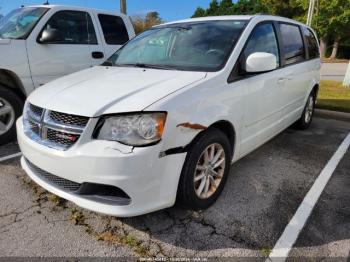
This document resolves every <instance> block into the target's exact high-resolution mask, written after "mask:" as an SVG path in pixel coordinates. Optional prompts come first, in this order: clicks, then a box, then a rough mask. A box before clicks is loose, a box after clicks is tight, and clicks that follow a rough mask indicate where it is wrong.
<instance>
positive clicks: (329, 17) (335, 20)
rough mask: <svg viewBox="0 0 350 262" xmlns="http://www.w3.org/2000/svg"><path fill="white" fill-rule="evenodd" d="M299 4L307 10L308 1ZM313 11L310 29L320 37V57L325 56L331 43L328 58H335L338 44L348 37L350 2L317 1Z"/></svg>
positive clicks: (335, 0)
mask: <svg viewBox="0 0 350 262" xmlns="http://www.w3.org/2000/svg"><path fill="white" fill-rule="evenodd" d="M301 3H302V6H303V7H304V9H306V10H307V7H308V0H302V1H301ZM315 9H316V10H315V15H314V19H313V21H312V27H313V28H314V29H315V30H316V31H317V34H318V36H319V37H320V49H321V56H322V57H325V56H326V50H327V45H328V43H329V41H333V48H332V54H331V56H330V58H336V56H337V53H338V47H339V44H340V42H341V41H342V40H346V39H349V36H350V34H349V33H350V32H349V31H350V30H349V28H350V1H349V0H318V1H317V5H316V8H315Z"/></svg>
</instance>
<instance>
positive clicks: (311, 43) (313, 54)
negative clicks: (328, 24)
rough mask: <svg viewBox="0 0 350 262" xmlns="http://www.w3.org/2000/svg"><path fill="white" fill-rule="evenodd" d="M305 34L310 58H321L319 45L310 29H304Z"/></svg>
mask: <svg viewBox="0 0 350 262" xmlns="http://www.w3.org/2000/svg"><path fill="white" fill-rule="evenodd" d="M304 34H305V38H306V43H307V48H308V50H309V58H310V59H313V58H318V57H320V52H319V49H318V44H317V40H316V37H315V35H314V34H313V33H312V32H311V30H310V29H306V28H305V29H304Z"/></svg>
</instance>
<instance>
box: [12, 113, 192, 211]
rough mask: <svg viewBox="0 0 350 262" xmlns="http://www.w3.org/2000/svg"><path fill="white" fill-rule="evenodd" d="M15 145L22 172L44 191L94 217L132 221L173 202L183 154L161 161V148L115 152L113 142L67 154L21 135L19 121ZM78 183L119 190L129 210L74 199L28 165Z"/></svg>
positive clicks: (79, 147) (85, 146) (92, 142)
mask: <svg viewBox="0 0 350 262" xmlns="http://www.w3.org/2000/svg"><path fill="white" fill-rule="evenodd" d="M17 136H18V143H19V146H20V148H21V151H22V153H23V157H22V159H21V164H22V168H23V169H24V170H25V171H26V173H27V174H28V175H29V177H31V179H32V180H34V181H35V182H36V183H37V184H39V185H40V186H42V187H43V188H45V189H47V190H48V191H50V192H52V193H54V194H56V195H58V196H60V197H62V198H65V199H67V200H70V201H72V202H74V203H75V204H77V205H78V206H81V207H83V208H87V209H90V210H93V211H96V212H100V213H103V214H108V215H113V216H120V217H124V216H136V215H141V214H145V213H149V212H152V211H155V210H159V209H162V208H166V207H170V206H172V205H173V204H174V203H175V200H176V193H177V186H178V181H179V177H180V173H181V169H182V166H183V163H184V160H185V157H186V153H181V154H175V155H169V156H166V157H162V158H160V157H159V153H160V152H161V151H162V143H159V144H157V145H154V146H150V147H143V148H133V149H132V148H130V150H129V151H128V150H125V148H124V150H118V146H116V144H117V142H110V141H97V140H90V141H84V142H83V143H77V144H76V145H75V146H73V147H72V148H70V149H69V150H67V151H59V150H56V149H51V148H48V147H46V146H44V145H40V144H38V143H36V142H34V141H32V140H31V139H30V138H28V137H27V136H26V135H25V134H24V132H23V124H22V118H20V119H19V120H18V121H17ZM28 163H31V164H33V165H35V166H37V167H39V168H40V169H42V170H44V171H45V172H47V173H50V174H52V175H54V176H57V177H60V178H64V179H66V180H69V181H73V182H76V183H80V184H81V183H95V184H102V185H110V186H114V187H117V188H120V189H121V190H123V191H124V192H125V193H126V194H127V195H128V196H129V197H130V199H131V201H130V203H129V204H127V205H118V204H112V203H110V201H106V202H105V203H104V202H103V201H102V202H101V201H94V200H91V199H88V198H86V197H82V196H79V195H76V194H72V193H69V192H66V191H64V190H62V189H60V188H59V187H58V186H56V185H55V184H54V183H50V182H48V181H47V180H44V179H42V177H41V176H40V175H39V174H37V173H36V172H35V170H33V168H31V167H30V166H29V164H28Z"/></svg>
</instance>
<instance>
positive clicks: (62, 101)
mask: <svg viewBox="0 0 350 262" xmlns="http://www.w3.org/2000/svg"><path fill="white" fill-rule="evenodd" d="M205 76H206V73H204V72H185V71H175V70H157V69H143V68H134V67H103V66H98V67H93V68H90V69H86V70H83V71H80V72H77V73H74V74H71V75H68V76H65V77H62V78H60V79H57V80H55V81H53V82H50V83H48V84H46V85H44V86H42V87H40V88H38V89H37V90H35V91H34V92H33V93H32V94H31V95H30V96H29V98H28V101H29V102H30V103H32V104H34V105H37V106H40V107H43V108H46V109H50V110H54V111H59V112H64V113H69V114H75V115H82V116H87V117H96V116H100V115H102V114H112V113H122V112H132V111H142V110H143V109H144V108H146V107H147V106H149V105H151V104H152V103H154V102H156V101H157V100H159V99H162V98H163V97H165V96H167V95H169V94H171V93H173V92H175V91H176V90H178V89H181V88H183V87H185V86H187V85H189V84H192V83H194V82H196V81H198V80H200V79H203V78H205Z"/></svg>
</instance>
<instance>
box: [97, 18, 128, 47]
mask: <svg viewBox="0 0 350 262" xmlns="http://www.w3.org/2000/svg"><path fill="white" fill-rule="evenodd" d="M98 18H99V20H100V23H101V27H102V31H103V34H104V37H105V41H106V43H107V44H109V45H122V44H124V43H125V42H127V41H128V40H129V35H128V31H127V30H126V27H125V24H124V21H123V19H121V18H120V17H118V16H113V15H101V14H100V15H98Z"/></svg>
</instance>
